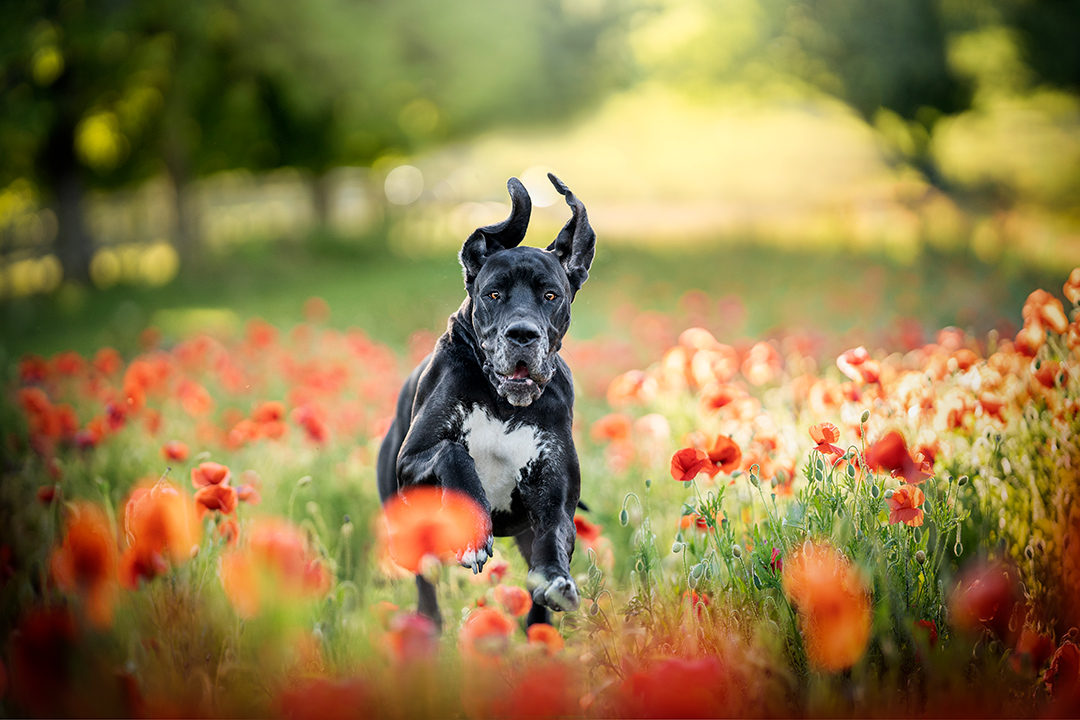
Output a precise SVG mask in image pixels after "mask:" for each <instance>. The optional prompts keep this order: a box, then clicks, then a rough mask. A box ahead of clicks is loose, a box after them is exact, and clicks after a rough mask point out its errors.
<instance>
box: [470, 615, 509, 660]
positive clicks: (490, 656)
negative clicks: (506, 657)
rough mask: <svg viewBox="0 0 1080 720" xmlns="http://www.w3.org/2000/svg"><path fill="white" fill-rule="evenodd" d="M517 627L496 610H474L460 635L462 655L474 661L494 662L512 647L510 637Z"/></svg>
mask: <svg viewBox="0 0 1080 720" xmlns="http://www.w3.org/2000/svg"><path fill="white" fill-rule="evenodd" d="M516 627H517V625H516V624H515V623H514V621H513V620H511V619H510V618H509V617H507V616H506V615H505V614H504V613H503V612H502V611H500V610H496V609H495V608H486V607H484V608H479V609H477V610H473V611H472V613H470V614H469V618H468V619H467V620H466V621H465V624H464V625H462V627H461V633H460V634H459V635H458V643H459V644H460V646H461V653H462V655H464V656H465V657H467V658H469V659H472V660H480V661H490V660H494V659H496V658H498V657H499V656H501V655H502V654H503V653H505V652H506V650H507V648H509V647H510V635H511V633H513V632H514V629H515V628H516Z"/></svg>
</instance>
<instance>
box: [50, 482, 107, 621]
mask: <svg viewBox="0 0 1080 720" xmlns="http://www.w3.org/2000/svg"><path fill="white" fill-rule="evenodd" d="M51 566H52V574H53V578H54V579H55V580H56V584H57V585H58V586H59V587H60V589H61V590H63V591H65V592H74V593H79V594H80V595H81V596H82V598H83V602H84V603H85V607H86V615H87V617H88V618H89V619H90V622H92V623H93V624H94V625H96V626H97V627H99V628H107V627H109V626H111V625H112V621H113V606H114V605H115V603H116V598H117V595H118V594H119V589H120V588H119V586H118V585H117V582H116V567H117V550H116V535H115V533H114V532H113V529H112V525H111V524H110V523H109V518H108V517H106V515H105V511H104V510H102V509H101V508H100V507H98V506H97V505H94V504H92V503H88V502H78V503H75V504H73V505H72V506H71V509H70V511H69V513H68V520H67V530H66V532H65V534H64V541H63V544H62V545H61V546H60V547H58V548H56V549H55V550H54V551H53V554H52V561H51Z"/></svg>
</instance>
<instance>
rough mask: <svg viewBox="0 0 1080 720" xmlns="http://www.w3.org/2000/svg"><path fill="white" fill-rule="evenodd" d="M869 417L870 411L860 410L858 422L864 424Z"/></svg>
mask: <svg viewBox="0 0 1080 720" xmlns="http://www.w3.org/2000/svg"><path fill="white" fill-rule="evenodd" d="M869 419H870V411H869V410H863V411H862V417H861V418H860V419H859V422H860V423H862V424H864V425H865V424H866V421H867V420H869Z"/></svg>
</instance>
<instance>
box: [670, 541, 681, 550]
mask: <svg viewBox="0 0 1080 720" xmlns="http://www.w3.org/2000/svg"><path fill="white" fill-rule="evenodd" d="M682 549H683V544H682V543H681V542H679V541H678V540H676V541H675V542H673V543H671V552H673V553H678V552H680V551H682Z"/></svg>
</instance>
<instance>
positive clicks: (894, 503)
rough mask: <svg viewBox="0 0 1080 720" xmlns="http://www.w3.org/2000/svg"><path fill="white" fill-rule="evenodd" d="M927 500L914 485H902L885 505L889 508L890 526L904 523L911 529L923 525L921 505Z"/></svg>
mask: <svg viewBox="0 0 1080 720" xmlns="http://www.w3.org/2000/svg"><path fill="white" fill-rule="evenodd" d="M925 500H926V496H925V495H923V491H922V490H920V489H919V488H917V487H915V486H914V485H901V486H900V487H898V488H897V489H896V490H894V491H893V494H892V497H891V498H889V499H887V500H886V501H885V503H886V504H887V505H888V506H889V524H890V525H895V524H896V523H898V522H902V523H904V524H905V525H910V526H911V527H918V526H920V525H922V524H923V511H922V508H921V507H920V505H922V504H923V501H925Z"/></svg>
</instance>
